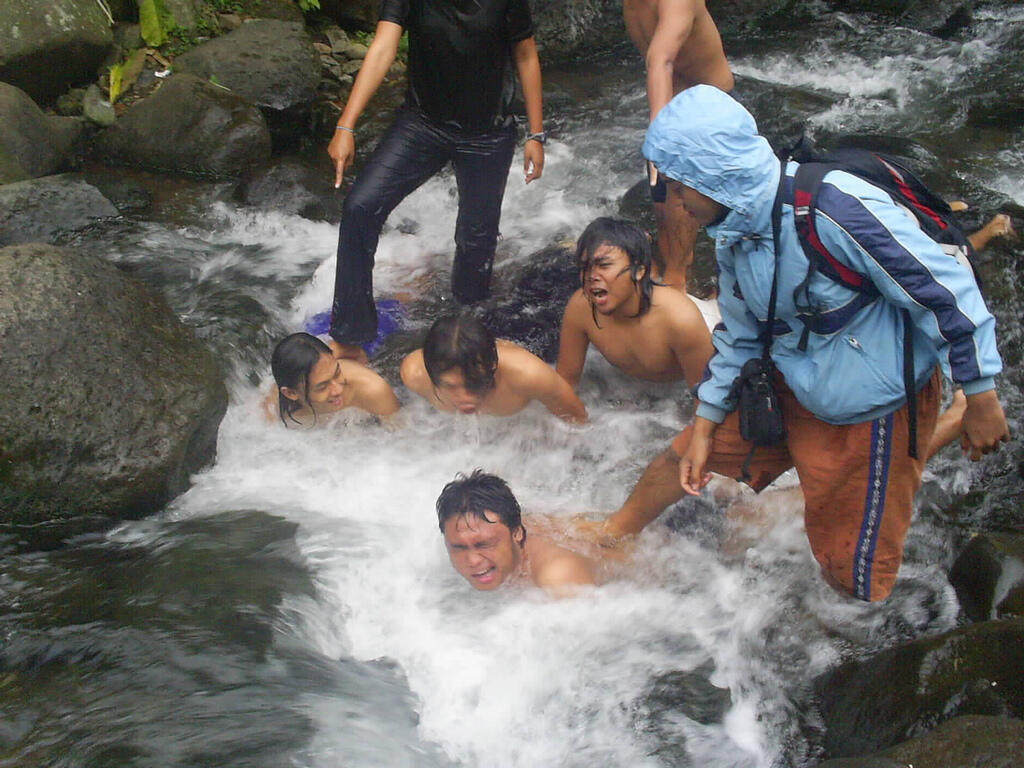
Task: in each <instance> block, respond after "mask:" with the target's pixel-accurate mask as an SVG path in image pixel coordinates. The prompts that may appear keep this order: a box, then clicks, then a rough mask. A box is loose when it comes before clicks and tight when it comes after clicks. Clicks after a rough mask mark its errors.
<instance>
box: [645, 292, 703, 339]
mask: <svg viewBox="0 0 1024 768" xmlns="http://www.w3.org/2000/svg"><path fill="white" fill-rule="evenodd" d="M650 311H651V313H652V315H653V316H654V317H655V318H656V319H657V321H658V323H659V325H660V324H664V326H665V327H666V328H669V329H671V330H672V331H676V332H678V331H682V332H687V331H689V332H693V331H694V330H695V329H704V330H707V323H705V322H704V316H703V315H702V314H701V312H700V309H699V308H698V307H697V305H696V304H695V303H694V302H693V299H691V298H690V297H689V296H688V295H687V294H685V293H682V292H680V291H677V290H676V289H675V288H669V287H667V286H662V285H656V286H654V290H653V291H652V293H651V309H650Z"/></svg>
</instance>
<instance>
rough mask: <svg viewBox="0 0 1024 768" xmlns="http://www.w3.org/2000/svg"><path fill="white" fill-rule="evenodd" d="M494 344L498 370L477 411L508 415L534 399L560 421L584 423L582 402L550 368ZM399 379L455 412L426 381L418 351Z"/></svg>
mask: <svg viewBox="0 0 1024 768" xmlns="http://www.w3.org/2000/svg"><path fill="white" fill-rule="evenodd" d="M496 344H497V349H498V369H497V371H495V375H494V388H493V389H491V390H490V391H488V392H487V393H485V394H483V395H482V396H481V398H480V401H479V407H478V409H477V412H479V413H486V414H490V415H492V416H512V415H513V414H516V413H519V412H520V411H521V410H523V409H524V408H525V407H526V406H527V405H529V404H530V402H531V401H533V400H538V401H540V402H541V403H542V404H543V405H544V407H546V408H547V409H548V410H549V411H551V412H552V413H553V414H555V415H556V416H558V417H559V418H561V419H564V420H566V421H570V422H576V423H578V422H583V421H586V418H587V412H586V408H584V406H583V403H582V402H580V400H579V398H578V397H576V394H575V393H574V392H573V391H572V388H571V387H569V386H568V385H567V384H566V383H565V381H564V380H563V379H562V378H561V377H560V376H559V375H558V374H557V373H556V372H555V371H554V369H553V368H551V366H549V365H548V364H547V363H545V362H544V361H543V360H541V359H540V358H539V357H537V356H536V355H534V354H533V353H532V352H530V351H529V350H527V349H524V348H523V347H521V346H519V345H518V344H516V343H514V342H511V341H507V340H505V339H498V340H497V342H496ZM401 377H402V381H403V382H404V383H405V385H406V387H408V388H409V389H410V390H412V391H413V392H415V393H416V394H418V395H420V396H421V397H423V398H425V399H426V400H427V401H429V402H430V403H431V404H432V405H433V406H434V407H435V408H437V409H438V410H440V411H447V412H452V411H454V410H456V409H455V407H454V406H453V405H452V403H451V402H448V401H446V400H445V398H444V397H443V396H441V393H440V392H439V391H438V390H437V388H435V387H434V385H433V383H432V382H431V381H430V377H429V375H428V374H427V368H426V365H425V364H424V362H423V350H422V349H418V350H416V351H415V352H412V353H410V354H409V355H407V356H406V358H405V360H403V361H402V367H401Z"/></svg>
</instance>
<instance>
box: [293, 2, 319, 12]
mask: <svg viewBox="0 0 1024 768" xmlns="http://www.w3.org/2000/svg"><path fill="white" fill-rule="evenodd" d="M295 2H296V4H297V5H298V6H299V8H300V9H302V11H303V12H306V11H319V10H320V0H295Z"/></svg>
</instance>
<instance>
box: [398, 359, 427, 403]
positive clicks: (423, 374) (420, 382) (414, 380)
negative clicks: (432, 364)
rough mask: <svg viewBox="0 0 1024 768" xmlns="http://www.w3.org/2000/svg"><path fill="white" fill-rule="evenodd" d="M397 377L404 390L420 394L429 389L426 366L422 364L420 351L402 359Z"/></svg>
mask: <svg viewBox="0 0 1024 768" xmlns="http://www.w3.org/2000/svg"><path fill="white" fill-rule="evenodd" d="M398 375H399V376H400V377H401V379H402V383H403V384H405V386H406V388H408V389H411V390H412V391H413V392H420V393H422V392H424V391H426V390H428V389H429V388H430V377H429V376H428V375H427V366H426V365H425V364H424V363H423V350H422V349H417V350H415V351H414V352H410V353H409V354H408V355H406V356H405V357H404V358H403V359H402V365H401V367H400V368H399V369H398Z"/></svg>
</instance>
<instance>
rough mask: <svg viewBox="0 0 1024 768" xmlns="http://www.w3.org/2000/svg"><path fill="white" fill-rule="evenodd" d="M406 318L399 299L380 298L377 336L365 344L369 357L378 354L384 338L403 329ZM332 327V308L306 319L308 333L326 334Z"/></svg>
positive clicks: (315, 334) (364, 347)
mask: <svg viewBox="0 0 1024 768" xmlns="http://www.w3.org/2000/svg"><path fill="white" fill-rule="evenodd" d="M404 320H405V309H404V308H403V307H402V302H400V301H399V300H398V299H380V300H378V301H377V336H376V337H375V338H374V340H373V341H371V342H368V343H366V344H363V349H364V350H365V351H366V354H367V355H368V356H369V357H373V356H374V355H375V354H377V351H378V350H379V349H380V348H381V347H382V346H383V345H384V340H385V339H387V337H388V336H390V335H391V334H393V333H394V332H395V331H400V330H402V326H403V324H404ZM330 329H331V310H329V309H328V310H327V311H325V312H317V313H316V314H315V315H313V316H312V317H311V318H309V320H307V321H306V327H305V330H306V333H311V334H313V335H314V336H326V335H327V333H328V332H329V331H330Z"/></svg>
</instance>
